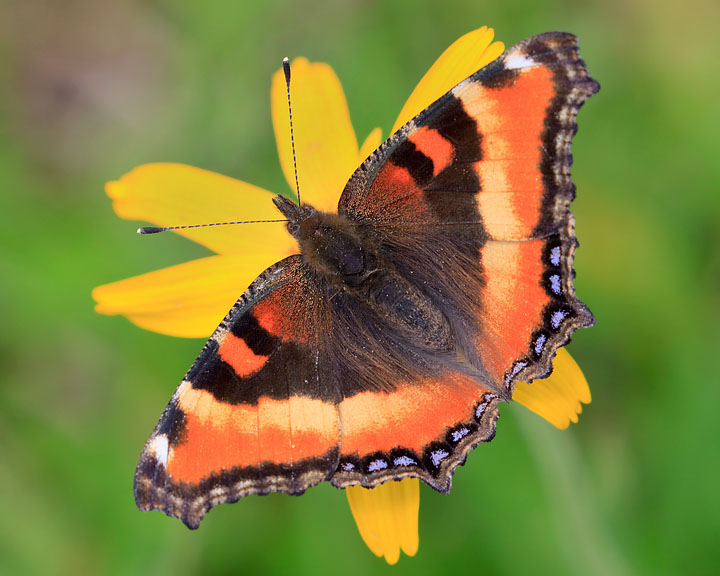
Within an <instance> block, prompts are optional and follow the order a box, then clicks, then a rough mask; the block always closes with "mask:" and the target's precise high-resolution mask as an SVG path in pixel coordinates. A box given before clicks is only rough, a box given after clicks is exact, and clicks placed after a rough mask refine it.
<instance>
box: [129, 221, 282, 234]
mask: <svg viewBox="0 0 720 576" xmlns="http://www.w3.org/2000/svg"><path fill="white" fill-rule="evenodd" d="M262 222H287V220H286V219H283V220H241V221H237V222H214V223H212V224H193V225H191V226H143V227H142V228H138V229H137V233H138V234H157V233H158V232H167V231H168V230H184V229H186V228H207V227H208V226H227V225H229V224H260V223H262Z"/></svg>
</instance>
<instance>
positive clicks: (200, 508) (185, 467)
mask: <svg viewBox="0 0 720 576" xmlns="http://www.w3.org/2000/svg"><path fill="white" fill-rule="evenodd" d="M323 302H324V300H323V299H322V298H319V297H318V294H317V293H316V292H315V286H314V284H313V283H312V282H310V281H308V278H307V271H306V268H305V267H304V264H303V263H302V260H301V258H300V256H297V255H296V256H290V257H288V258H286V259H285V260H283V261H281V262H278V263H277V264H275V265H274V266H272V267H271V268H269V269H268V270H266V271H265V272H264V273H263V274H262V275H260V276H259V277H258V278H257V279H256V280H255V281H254V282H253V283H252V285H251V286H250V287H249V288H248V289H247V291H246V292H245V294H243V296H242V297H241V298H240V300H238V302H237V304H236V305H235V306H234V307H233V308H232V310H231V311H230V312H229V314H228V315H227V317H226V318H225V320H223V322H222V323H221V324H220V326H219V327H218V329H217V330H216V331H215V333H214V334H213V335H212V337H211V338H210V340H209V341H208V342H207V344H206V345H205V347H204V348H203V351H202V352H201V353H200V355H199V356H198V358H197V360H196V361H195V363H194V364H193V366H192V368H191V369H190V371H189V372H188V373H187V375H186V376H185V378H184V379H183V381H182V383H181V384H180V386H179V387H178V389H177V391H176V392H175V394H174V395H173V397H172V399H171V400H170V403H169V404H168V406H167V408H166V409H165V411H164V412H163V415H162V417H161V418H160V421H159V422H158V425H157V427H156V428H155V430H154V431H153V433H152V435H151V436H150V438H149V440H148V441H147V443H146V445H145V448H144V449H143V452H142V455H141V456H140V461H139V463H138V466H137V470H136V473H135V500H136V502H137V505H138V507H139V508H140V509H141V510H162V511H164V512H165V513H166V514H168V515H169V516H174V517H176V518H179V519H181V520H182V521H183V522H184V523H185V524H186V525H187V526H188V527H190V528H197V527H198V525H199V524H200V521H201V520H202V518H203V516H204V515H205V513H206V512H207V510H209V509H210V508H212V507H213V506H216V505H217V504H220V503H222V502H235V501H236V500H238V499H239V498H241V497H243V496H246V495H248V494H267V493H268V492H277V491H283V492H289V493H291V494H300V493H302V492H304V491H305V490H306V489H307V488H308V487H310V486H313V485H314V484H317V483H318V482H321V481H323V480H326V479H328V478H329V477H330V475H331V474H332V473H333V472H334V471H335V468H336V467H337V464H338V453H339V441H340V432H339V423H338V413H337V407H336V405H337V402H338V401H339V396H338V394H339V393H338V390H337V389H336V387H335V380H334V379H333V377H332V374H331V367H330V362H329V359H328V358H327V356H326V355H324V354H323V352H322V348H323V347H322V346H321V341H320V340H321V333H322V330H323V328H324V326H325V325H326V324H325V321H324V317H323V314H324V304H323Z"/></svg>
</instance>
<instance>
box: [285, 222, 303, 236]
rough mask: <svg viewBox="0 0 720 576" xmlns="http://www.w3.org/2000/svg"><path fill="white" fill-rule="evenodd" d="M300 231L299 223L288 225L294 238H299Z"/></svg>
mask: <svg viewBox="0 0 720 576" xmlns="http://www.w3.org/2000/svg"><path fill="white" fill-rule="evenodd" d="M299 231H300V225H299V224H298V223H297V222H290V223H289V224H288V232H290V234H291V235H292V236H297V235H298V232H299Z"/></svg>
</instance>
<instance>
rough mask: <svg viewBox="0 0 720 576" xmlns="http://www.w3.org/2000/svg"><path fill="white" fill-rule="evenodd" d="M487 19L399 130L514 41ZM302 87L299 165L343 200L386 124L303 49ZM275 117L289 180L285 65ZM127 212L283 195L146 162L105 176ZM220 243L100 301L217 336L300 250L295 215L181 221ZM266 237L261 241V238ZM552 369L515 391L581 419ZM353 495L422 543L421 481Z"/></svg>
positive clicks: (370, 528) (192, 212) (220, 210)
mask: <svg viewBox="0 0 720 576" xmlns="http://www.w3.org/2000/svg"><path fill="white" fill-rule="evenodd" d="M493 36H494V31H493V30H492V29H491V28H487V27H483V28H480V29H479V30H475V31H474V32H470V33H468V34H466V35H465V36H463V37H461V38H460V39H459V40H457V41H456V42H455V43H454V44H453V45H452V46H450V48H448V49H447V50H446V51H445V52H444V53H443V54H442V56H441V57H440V58H439V59H438V61H437V62H436V63H435V64H434V65H433V67H432V68H431V69H430V70H429V71H428V73H427V74H426V75H425V76H424V77H423V78H422V80H421V81H420V83H419V84H418V86H417V88H416V89H415V90H414V91H413V93H412V95H411V96H410V98H409V99H408V101H407V103H406V104H405V106H404V107H403V109H402V111H401V112H400V115H399V117H398V119H397V121H396V123H395V126H394V127H393V131H395V130H396V129H397V128H399V127H400V126H402V125H403V124H404V123H405V122H406V121H408V120H409V119H411V118H412V117H413V116H415V115H416V114H418V113H419V112H420V111H421V110H423V109H424V108H425V107H426V106H427V105H428V104H430V103H431V102H433V101H434V100H436V99H437V98H439V97H440V96H442V95H443V94H444V93H445V92H447V91H448V90H449V89H450V88H452V87H453V86H454V85H455V84H457V83H458V82H460V81H461V80H463V79H464V78H466V77H467V76H469V75H471V74H472V73H473V72H475V71H476V70H478V69H480V68H482V67H483V66H485V65H486V64H488V63H489V62H491V61H492V60H494V59H495V58H497V57H498V56H499V55H500V54H501V53H502V51H503V50H504V46H503V44H502V43H500V42H493V41H492V40H493ZM292 98H293V121H294V127H295V144H296V150H297V167H298V173H299V175H300V186H301V191H302V197H303V201H304V202H307V203H308V204H311V205H313V206H314V207H315V208H317V209H319V210H324V211H333V212H334V211H335V210H336V209H337V203H338V199H339V196H340V193H341V191H342V189H343V187H344V185H345V183H346V182H347V180H348V178H349V177H350V175H351V174H352V172H353V171H354V170H355V168H357V166H359V165H360V163H361V162H362V161H363V160H364V159H365V158H366V157H367V156H368V155H369V154H370V153H371V152H372V151H373V150H374V149H375V148H376V147H377V146H378V145H379V144H380V142H381V133H380V129H379V128H378V129H375V130H373V131H372V132H371V133H370V134H369V135H368V136H367V138H366V139H365V140H364V142H363V144H362V145H358V141H357V138H356V136H355V132H354V130H353V127H352V124H351V122H350V114H349V111H348V108H347V103H346V101H345V96H344V94H343V91H342V87H341V86H340V82H339V81H338V79H337V77H336V76H335V74H334V72H333V71H332V69H331V68H330V67H329V66H327V65H326V64H318V63H310V62H308V61H307V60H305V59H302V58H298V59H296V60H295V61H294V62H293V63H292ZM271 101H272V118H273V125H274V129H275V136H276V139H277V143H278V153H279V156H280V163H281V165H282V169H283V172H284V173H285V177H286V178H287V181H288V183H289V184H290V188H291V189H294V182H295V177H294V172H293V160H292V152H291V146H290V136H289V131H288V120H287V97H286V94H285V81H284V78H283V76H282V72H281V71H277V72H276V73H275V75H274V76H273V83H272V90H271ZM106 190H107V193H108V195H109V196H110V197H111V198H112V200H113V208H114V210H115V212H116V213H117V214H118V216H120V217H122V218H127V219H131V220H142V221H147V222H152V223H153V224H155V225H158V226H172V225H186V224H198V223H210V222H224V221H229V220H269V219H277V218H278V213H277V210H276V208H275V206H274V204H273V203H272V202H271V198H272V197H273V194H272V193H271V192H268V191H266V190H263V189H261V188H258V187H256V186H253V185H251V184H248V183H246V182H242V181H239V180H235V179H232V178H228V177H226V176H221V175H219V174H214V173H212V172H208V171H205V170H201V169H199V168H194V167H191V166H184V165H179V164H147V165H144V166H140V167H138V168H136V169H135V170H133V171H132V172H130V173H128V174H126V175H125V176H123V177H122V178H121V179H120V180H118V181H116V182H110V183H108V184H107V187H106ZM176 233H177V234H180V235H182V236H185V237H187V238H190V239H191V240H193V241H195V242H198V243H199V244H202V245H203V246H205V247H207V248H209V249H210V250H211V251H212V252H214V255H213V256H208V257H206V258H200V259H198V260H194V261H192V262H187V263H185V264H180V265H177V266H172V267H170V268H165V269H163V270H158V271H155V272H151V273H148V274H143V275H141V276H136V277H134V278H129V279H126V280H122V281H119V282H114V283H112V284H106V285H104V286H99V287H97V288H96V289H95V290H94V291H93V297H94V298H95V300H96V302H97V305H96V308H95V309H96V311H97V312H99V313H102V314H120V315H123V316H125V317H126V318H128V319H129V320H130V321H131V322H133V323H135V324H137V325H138V326H141V327H143V328H146V329H148V330H153V331H156V332H161V333H163V334H169V335H172V336H181V337H208V336H209V335H210V334H211V333H212V332H213V330H214V329H215V327H216V326H217V325H218V324H219V322H220V321H221V320H222V318H223V317H224V316H225V314H226V313H227V311H228V310H229V309H230V308H231V307H232V305H233V304H234V303H235V301H236V300H237V298H238V296H239V295H240V294H242V293H243V291H244V290H245V288H246V287H247V286H248V285H249V284H250V283H251V282H252V281H253V280H254V279H255V277H256V276H257V275H258V274H260V272H262V271H263V270H264V269H265V268H267V267H268V266H269V265H271V264H273V263H275V262H277V261H278V260H280V259H282V258H284V257H285V256H288V255H290V254H293V253H297V252H298V247H297V244H296V242H295V240H294V239H293V238H292V237H291V236H290V234H289V233H288V232H287V230H286V227H285V224H284V223H264V224H246V225H242V226H217V227H212V228H194V229H186V230H177V231H176ZM259 236H260V237H261V238H262V242H261V243H259V242H257V238H258V237H259ZM554 366H555V369H554V372H553V374H552V376H551V377H550V378H547V379H545V380H542V381H536V382H535V383H533V385H532V387H530V386H528V385H527V384H524V383H518V384H517V388H516V390H515V396H514V399H515V400H517V401H518V402H519V403H520V404H522V405H524V406H525V407H527V408H528V409H530V410H532V411H534V412H536V413H537V414H539V415H540V416H542V417H543V418H545V419H546V420H548V421H549V422H551V423H552V424H554V425H555V426H557V427H559V428H566V427H567V426H568V425H569V424H570V421H573V422H576V421H577V415H578V414H579V413H580V412H581V410H582V407H581V405H580V402H584V403H588V402H590V391H589V389H588V386H587V382H586V381H585V378H584V377H583V375H582V372H580V369H579V368H578V366H577V364H575V362H574V361H573V360H572V358H571V357H570V355H569V354H568V353H567V352H565V350H560V351H559V352H558V355H557V357H556V359H555V363H554ZM346 492H347V496H348V500H349V503H350V508H351V510H352V513H353V516H354V518H355V521H356V523H357V526H358V529H359V531H360V534H361V536H362V538H363V540H364V541H365V543H366V544H367V546H368V547H369V548H370V549H371V550H372V552H373V553H375V554H376V555H377V556H384V557H385V559H386V561H387V562H388V563H390V564H394V563H395V562H397V561H398V558H399V556H400V550H401V549H402V551H404V552H405V553H406V554H408V555H410V556H412V555H414V554H415V553H416V551H417V548H418V510H419V482H418V480H417V479H409V480H403V481H401V482H388V483H386V484H383V485H381V486H379V487H377V488H374V489H372V490H367V489H365V488H361V487H358V486H355V487H351V488H348V489H347V491H346Z"/></svg>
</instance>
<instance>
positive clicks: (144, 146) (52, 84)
mask: <svg viewBox="0 0 720 576" xmlns="http://www.w3.org/2000/svg"><path fill="white" fill-rule="evenodd" d="M718 16H720V10H719V9H718V5H717V3H713V2H710V1H709V0H690V1H689V2H685V3H682V4H669V3H662V4H658V3H653V2H650V1H649V0H643V1H637V2H632V3H626V2H621V1H619V0H610V1H605V2H598V1H595V2H585V3H571V2H567V1H561V0H553V1H551V2H544V3H535V2H528V1H522V2H495V3H490V2H477V3H470V2H461V1H450V2H446V3H444V4H443V6H442V7H440V5H439V4H438V3H435V2H429V1H425V0H423V1H414V2H410V1H402V2H369V1H368V2H351V1H349V0H344V1H341V2H305V3H302V2H301V3H293V4H290V3H281V2H277V1H272V2H265V3H253V4H250V3H247V4H243V3H236V2H230V1H224V2H214V3H207V4H201V3H184V4H182V5H179V4H178V3H175V2H171V1H170V0H154V1H152V2H139V1H136V2H121V1H119V0H111V1H109V2H104V3H94V2H92V1H91V0H73V1H69V2H63V3H57V2H51V1H50V0H47V1H41V0H25V1H24V2H22V3H20V2H18V3H3V4H0V22H1V24H0V32H1V37H0V48H1V49H2V51H1V54H2V60H1V61H0V62H1V64H0V81H1V82H2V86H3V90H2V92H1V93H0V121H1V122H2V130H1V131H0V134H2V139H1V140H0V186H1V187H2V192H1V193H0V213H1V214H3V215H4V218H3V225H2V227H0V263H1V265H2V281H1V282H0V317H1V318H2V321H3V326H4V330H2V331H1V332H0V362H1V368H2V370H1V371H0V372H1V374H2V386H1V387H0V510H1V511H2V519H0V573H3V574H6V573H7V574H100V573H106V574H131V573H132V574H143V573H147V574H150V573H152V574H166V573H172V574H178V575H179V574H193V573H204V574H224V573H239V572H240V573H263V574H286V573H294V574H303V573H330V572H335V571H337V570H338V569H341V570H342V571H343V572H344V573H346V574H364V573H368V572H370V571H375V572H377V573H381V572H388V573H390V572H393V573H394V574H403V573H413V574H416V575H417V574H431V573H454V572H460V571H468V570H469V571H471V572H472V573H483V574H527V573H531V572H533V573H541V574H544V573H552V574H558V575H561V574H598V575H600V574H611V575H618V574H620V575H621V574H634V573H639V574H654V575H657V574H710V573H713V572H715V571H716V570H717V566H718V564H719V562H720V554H719V553H718V550H717V543H716V540H717V535H718V533H719V532H720V499H719V498H718V497H717V485H718V476H719V472H720V464H719V462H718V454H719V453H720V452H719V451H718V438H720V426H719V424H718V422H719V420H718V418H717V414H716V407H717V406H718V403H719V402H720V386H718V378H717V369H715V368H714V367H713V366H712V363H711V362H710V361H711V360H713V358H715V357H716V356H717V351H718V344H720V339H718V336H717V326H718V321H720V300H719V299H718V294H719V292H720V251H719V248H720V241H719V240H720V226H719V225H718V223H719V222H720V195H719V194H718V191H719V189H720V167H719V165H718V162H717V157H718V152H720V146H719V145H718V141H717V133H718V128H720V126H719V123H718V119H719V115H718V112H717V110H718V108H717V94H718V93H719V91H720V80H719V79H720V69H719V68H720V60H718V58H717V54H718V43H717V41H715V40H713V39H714V38H715V29H714V27H715V23H716V22H717V21H718ZM483 24H487V25H490V26H494V27H495V28H496V32H497V36H498V39H500V40H503V41H504V42H505V43H506V44H507V45H510V44H512V43H514V42H516V41H519V40H521V39H522V38H524V37H526V36H529V35H532V34H536V33H539V32H544V31H548V30H555V29H559V30H567V31H571V32H574V33H576V34H577V35H578V36H579V37H580V42H581V50H582V55H583V57H584V59H585V60H586V62H587V64H588V67H589V69H590V71H591V73H592V75H593V76H594V77H595V78H597V79H598V80H599V82H600V83H601V85H602V91H601V92H600V93H599V94H598V95H597V96H595V97H593V98H592V99H591V100H590V102H589V103H588V104H587V106H586V107H585V108H584V109H583V110H582V112H581V114H580V119H579V124H580V132H579V133H578V136H577V137H576V140H575V143H574V156H575V160H576V164H575V166H574V169H573V176H574V180H575V182H576V184H577V187H578V199H577V200H576V202H575V203H574V205H573V210H574V212H575V215H576V219H577V230H578V236H579V238H580V242H581V248H580V250H579V251H578V255H577V259H576V269H577V272H578V277H577V282H576V288H577V292H578V294H579V295H580V297H581V298H582V299H583V300H584V301H585V302H587V303H588V305H589V306H590V308H591V309H592V310H593V312H594V313H595V315H596V316H597V318H598V325H597V326H596V327H595V328H593V329H592V330H589V331H581V332H580V333H578V334H576V336H575V338H574V342H573V344H572V345H571V348H570V349H571V351H572V353H573V355H574V356H575V357H576V358H577V359H578V361H579V363H580V364H581V366H582V367H583V369H584V371H585V373H586V375H587V377H588V380H589V381H590V385H591V388H592V390H593V397H594V398H593V403H592V404H591V405H590V406H588V407H587V409H586V411H585V413H584V414H583V415H582V417H581V420H580V424H578V425H577V426H573V427H572V428H571V429H570V430H569V431H566V432H559V431H556V430H554V429H552V428H551V427H550V426H549V425H548V424H546V423H544V422H542V421H540V420H539V419H537V418H536V417H535V416H534V415H532V414H529V413H523V409H522V408H521V407H520V406H508V407H505V408H504V409H503V410H502V418H501V420H500V422H499V428H498V437H497V438H496V439H495V440H494V441H493V442H492V443H491V444H489V445H487V446H481V447H479V448H478V449H477V450H476V451H475V452H474V453H473V454H472V455H471V457H470V459H469V462H468V464H467V465H466V466H465V467H464V468H463V469H460V470H459V471H458V473H457V474H456V477H455V486H454V489H453V492H452V494H451V495H450V496H449V497H443V496H440V495H438V494H435V493H433V492H432V491H431V490H423V491H422V495H421V500H422V505H421V511H420V551H419V553H418V555H417V556H416V557H415V558H414V559H408V558H403V559H401V561H400V563H399V564H398V565H397V566H395V567H388V566H386V565H385V564H384V563H383V562H382V561H379V560H377V559H375V558H374V557H373V556H372V555H371V554H370V552H369V551H367V550H366V549H365V547H364V545H363V544H362V542H361V541H360V538H359V537H358V535H357V533H356V529H355V526H354V524H353V521H352V518H351V516H350V513H349V510H348V507H347V503H346V501H345V496H344V494H343V493H342V492H339V491H337V490H335V489H333V488H331V487H329V486H327V485H323V486H319V487H317V488H314V489H312V490H310V491H309V492H308V493H307V494H306V495H305V496H303V497H302V498H291V497H288V496H284V495H274V496H269V497H265V498H260V497H251V498H246V499H244V500H243V501H241V502H240V503H238V504H235V505H232V506H227V505H226V506H221V507H219V508H218V509H216V510H214V511H213V512H212V514H210V516H209V517H208V518H207V520H206V521H205V522H204V523H203V527H202V528H201V529H200V530H198V531H196V532H190V531H188V530H187V529H186V528H185V527H184V526H182V525H181V524H180V523H179V522H177V521H175V520H171V519H168V518H166V517H164V516H163V515H161V514H159V513H152V514H141V513H140V512H138V511H137V510H136V509H135V505H134V502H133V499H132V489H131V488H132V474H133V470H134V466H135V462H136V458H137V456H138V453H139V450H140V448H141V446H142V445H143V443H144V441H145V439H146V437H147V434H148V433H149V431H150V430H151V429H152V426H154V424H155V422H156V421H157V418H158V416H159V413H160V411H161V409H162V407H163V406H164V405H165V403H166V402H167V399H168V397H169V396H170V394H171V393H172V391H173V390H174V387H175V385H176V384H177V382H178V380H179V378H180V377H181V376H182V374H183V373H184V372H185V370H186V368H187V366H188V365H189V364H190V362H191V361H192V359H193V358H194V357H195V355H196V354H197V352H198V350H199V348H200V346H201V345H202V342H199V341H186V340H174V339H171V338H166V337H163V336H159V335H156V334H151V333H148V332H144V331H142V330H140V329H137V328H135V327H133V326H131V325H130V324H129V323H127V322H126V321H124V320H122V319H119V318H107V317H100V316H97V315H95V314H94V312H93V311H92V303H91V300H90V290H91V288H92V287H93V286H95V285H97V284H101V283H104V282H108V281H112V280H116V279H120V278H124V277H127V276H130V275H133V274H137V273H140V272H144V271H148V270H152V269H155V268H159V267H163V266H167V265H170V264H173V263H177V262H182V261H185V260H188V259H191V258H193V257H196V256H198V255H200V254H201V253H202V252H201V249H200V248H198V247H197V246H194V245H192V244H191V243H189V242H185V241H183V240H182V239H180V238H176V237H171V236H169V235H168V236H166V237H162V236H160V237H157V238H154V237H153V238H150V239H148V238H142V237H138V236H136V235H135V234H134V228H135V225H134V223H129V222H124V221H121V220H119V219H118V218H116V217H115V216H114V215H113V213H112V211H111V209H110V202H109V200H108V199H107V198H106V197H105V196H104V194H103V184H104V182H105V181H107V180H109V179H114V178H117V177H118V176H120V175H121V174H123V173H124V172H126V171H128V170H129V169H131V168H132V167H134V166H136V165H138V164H141V163H145V162H150V161H163V160H168V161H178V162H186V163H189V164H194V165H197V166H201V167H203V168H207V169H211V170H216V171H218V172H222V173H225V174H228V175H231V176H235V177H238V178H242V179H244V180H247V181H249V182H252V183H254V184H258V185H261V186H264V187H266V188H268V189H270V190H277V191H280V190H283V189H284V187H285V186H286V185H285V183H284V180H283V178H282V174H281V172H280V169H279V165H278V161H277V158H276V152H275V148H274V141H273V134H272V129H271V124H270V110H269V97H268V95H269V85H270V75H271V73H272V72H273V71H274V70H275V69H276V68H277V67H278V65H279V62H280V60H281V58H282V57H283V56H285V55H289V56H291V57H292V56H295V55H304V56H307V57H308V58H310V59H313V60H319V61H327V62H329V63H330V64H331V65H332V66H333V67H334V68H335V70H336V72H337V73H338V75H339V77H340V79H341V81H342V82H343V86H344V88H345V90H346V94H347V97H348V100H349V103H350V109H351V113H352V116H353V123H354V125H355V128H356V130H357V133H358V136H359V137H364V135H366V134H367V133H368V132H369V131H370V130H371V129H372V128H373V127H375V126H382V127H383V129H384V134H385V135H387V130H388V128H389V127H390V126H391V125H392V122H393V121H394V119H395V115H396V114H397V112H398V111H399V109H400V107H401V106H402V104H403V102H404V99H405V98H406V97H407V95H409V93H410V91H411V90H412V88H413V87H414V85H415V83H416V82H417V80H418V79H419V78H420V76H421V75H422V74H423V73H424V71H425V70H426V69H427V68H428V67H429V66H430V65H431V64H432V62H434V60H435V58H436V57H437V56H438V55H439V54H440V52H441V51H442V50H443V49H444V48H445V47H446V46H448V45H449V44H450V43H451V42H452V41H453V40H454V39H456V38H457V37H458V36H460V35H461V34H462V33H464V32H466V31H468V30H470V29H472V28H475V27H479V26H481V25H483Z"/></svg>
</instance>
